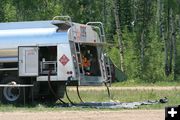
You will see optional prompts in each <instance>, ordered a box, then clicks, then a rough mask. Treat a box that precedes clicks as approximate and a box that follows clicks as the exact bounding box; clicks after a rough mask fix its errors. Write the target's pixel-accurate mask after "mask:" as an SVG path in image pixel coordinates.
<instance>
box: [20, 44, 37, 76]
mask: <svg viewBox="0 0 180 120" xmlns="http://www.w3.org/2000/svg"><path fill="white" fill-rule="evenodd" d="M18 53H19V76H38V48H37V47H19V48H18Z"/></svg>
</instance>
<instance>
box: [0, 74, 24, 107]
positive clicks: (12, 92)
mask: <svg viewBox="0 0 180 120" xmlns="http://www.w3.org/2000/svg"><path fill="white" fill-rule="evenodd" d="M1 83H2V84H21V82H20V80H19V79H17V78H16V77H6V78H4V79H3V80H2V82H1ZM0 94H1V96H0V97H1V98H0V99H1V102H2V103H10V104H13V103H22V102H23V98H24V96H23V88H21V87H3V88H1V89H0Z"/></svg>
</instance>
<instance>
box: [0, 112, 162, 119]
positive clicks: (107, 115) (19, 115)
mask: <svg viewBox="0 0 180 120" xmlns="http://www.w3.org/2000/svg"><path fill="white" fill-rule="evenodd" d="M164 119H165V114H164V110H119V111H99V110H98V111H60V112H57V111H56V112H55V111H53V112H23V111H17V112H0V120H164Z"/></svg>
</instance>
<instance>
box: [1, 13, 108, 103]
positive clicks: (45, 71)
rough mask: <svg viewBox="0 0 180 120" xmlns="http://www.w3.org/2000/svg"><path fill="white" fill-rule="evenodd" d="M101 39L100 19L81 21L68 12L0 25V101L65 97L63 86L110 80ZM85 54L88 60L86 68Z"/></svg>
mask: <svg viewBox="0 0 180 120" xmlns="http://www.w3.org/2000/svg"><path fill="white" fill-rule="evenodd" d="M105 43H106V41H105V34H104V28H103V24H102V23H101V22H88V23H87V24H79V23H75V22H72V21H71V18H70V17H69V16H56V17H54V18H53V19H52V20H47V21H26V22H7V23H0V101H1V102H2V103H21V102H23V100H24V99H25V98H26V99H30V98H31V97H34V98H35V99H42V98H43V99H51V100H57V97H58V98H63V97H64V93H65V87H66V86H67V85H70V86H82V85H83V86H89V85H92V86H94V85H95V86H97V85H102V84H103V83H104V82H108V81H110V80H111V72H110V67H109V63H108V62H107V61H108V60H107V57H106V55H105V53H104V45H105ZM83 58H86V60H88V63H89V64H86V66H84V63H83V62H84V61H83ZM51 89H53V93H54V94H56V96H54V94H52V90H51ZM31 92H32V94H31Z"/></svg>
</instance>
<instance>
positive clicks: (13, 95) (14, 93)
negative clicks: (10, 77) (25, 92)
mask: <svg viewBox="0 0 180 120" xmlns="http://www.w3.org/2000/svg"><path fill="white" fill-rule="evenodd" d="M3 95H4V97H5V98H6V99H7V100H8V101H10V102H14V101H16V100H17V99H18V98H19V96H20V88H18V87H5V88H4V89H3Z"/></svg>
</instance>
